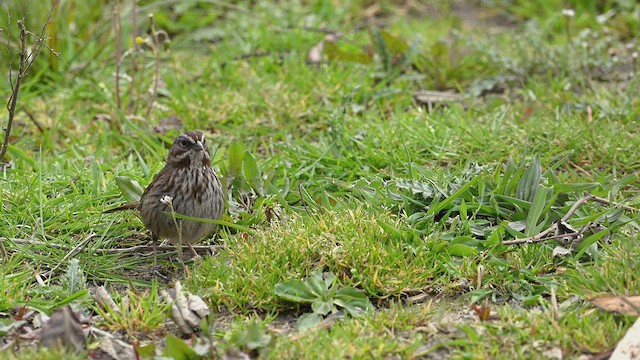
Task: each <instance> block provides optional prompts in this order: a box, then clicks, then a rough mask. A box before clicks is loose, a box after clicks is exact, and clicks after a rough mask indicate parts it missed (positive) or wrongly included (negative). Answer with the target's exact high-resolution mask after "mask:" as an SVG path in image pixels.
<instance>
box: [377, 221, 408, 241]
mask: <svg viewBox="0 0 640 360" xmlns="http://www.w3.org/2000/svg"><path fill="white" fill-rule="evenodd" d="M376 222H377V223H378V226H380V227H381V228H382V230H383V231H384V232H385V233H387V234H389V235H391V238H392V239H394V240H401V239H402V238H403V236H402V233H401V232H400V231H398V230H396V229H394V228H393V227H392V226H391V225H389V224H387V223H385V222H384V221H382V220H380V219H377V220H376Z"/></svg>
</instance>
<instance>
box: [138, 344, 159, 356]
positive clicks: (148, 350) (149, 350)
mask: <svg viewBox="0 0 640 360" xmlns="http://www.w3.org/2000/svg"><path fill="white" fill-rule="evenodd" d="M135 352H136V354H138V356H139V357H141V358H143V359H150V358H152V357H154V356H156V345H155V344H154V343H149V344H147V345H143V346H139V347H135Z"/></svg>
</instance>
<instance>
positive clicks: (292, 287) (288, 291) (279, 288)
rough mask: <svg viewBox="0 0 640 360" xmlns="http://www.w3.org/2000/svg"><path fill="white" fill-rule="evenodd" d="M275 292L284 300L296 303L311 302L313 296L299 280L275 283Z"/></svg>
mask: <svg viewBox="0 0 640 360" xmlns="http://www.w3.org/2000/svg"><path fill="white" fill-rule="evenodd" d="M275 293H276V295H277V296H279V297H280V298H282V299H284V300H288V301H291V302H298V303H310V302H313V301H314V300H315V299H316V298H317V296H315V295H314V294H313V293H312V292H311V291H310V290H309V289H308V288H307V286H306V285H305V283H303V282H302V281H300V280H296V279H294V280H287V281H284V282H281V283H279V284H277V285H276V287H275Z"/></svg>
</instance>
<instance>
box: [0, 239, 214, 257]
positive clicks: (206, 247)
mask: <svg viewBox="0 0 640 360" xmlns="http://www.w3.org/2000/svg"><path fill="white" fill-rule="evenodd" d="M0 241H1V242H4V241H11V242H13V243H16V244H27V245H38V246H52V247H56V248H59V249H71V247H70V246H67V245H62V244H56V243H51V242H44V241H37V240H28V239H18V238H0ZM182 248H183V250H184V249H189V247H188V246H183V247H182ZM222 248H224V245H201V246H193V249H194V250H196V251H200V252H214V251H215V250H217V249H222ZM152 249H153V247H152V246H150V245H135V246H131V247H128V248H112V249H105V248H98V249H94V250H93V251H94V252H96V253H100V254H122V253H128V252H136V251H149V250H152ZM158 250H176V246H173V245H158Z"/></svg>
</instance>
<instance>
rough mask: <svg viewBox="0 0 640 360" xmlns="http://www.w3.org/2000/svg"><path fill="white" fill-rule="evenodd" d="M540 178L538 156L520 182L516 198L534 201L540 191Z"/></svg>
mask: <svg viewBox="0 0 640 360" xmlns="http://www.w3.org/2000/svg"><path fill="white" fill-rule="evenodd" d="M540 176H541V165H540V157H538V156H537V155H536V157H535V158H534V159H533V161H532V162H531V165H529V167H528V168H527V170H525V172H524V174H522V177H521V178H520V180H519V181H518V187H517V188H516V197H517V198H518V199H521V200H526V201H532V200H533V197H534V196H535V194H536V190H538V185H540Z"/></svg>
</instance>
